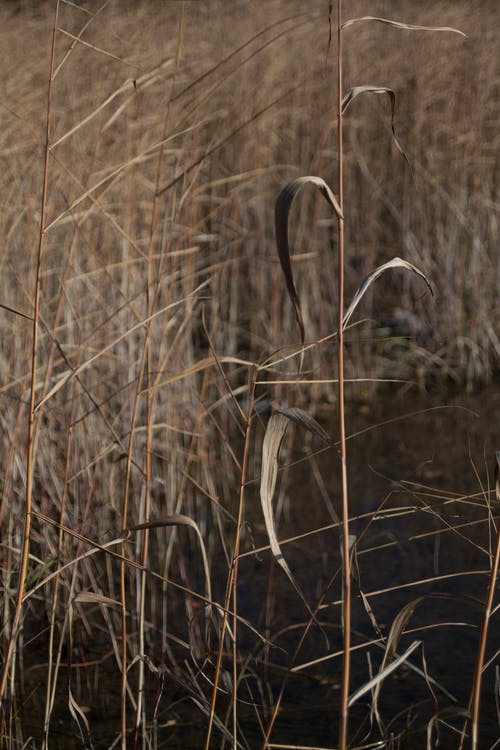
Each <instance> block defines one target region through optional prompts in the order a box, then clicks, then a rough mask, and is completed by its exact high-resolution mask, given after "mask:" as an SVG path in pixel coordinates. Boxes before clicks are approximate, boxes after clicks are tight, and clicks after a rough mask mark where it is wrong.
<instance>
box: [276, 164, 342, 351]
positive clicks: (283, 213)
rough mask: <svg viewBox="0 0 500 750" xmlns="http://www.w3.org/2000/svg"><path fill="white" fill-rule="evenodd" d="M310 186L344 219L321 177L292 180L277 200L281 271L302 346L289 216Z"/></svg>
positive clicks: (333, 196) (301, 320)
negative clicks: (289, 236) (300, 192)
mask: <svg viewBox="0 0 500 750" xmlns="http://www.w3.org/2000/svg"><path fill="white" fill-rule="evenodd" d="M308 184H312V185H315V186H316V187H317V188H318V190H319V191H320V193H321V195H322V196H323V197H324V198H325V200H326V202H327V203H328V204H329V206H330V207H331V208H332V209H333V210H334V211H335V213H336V214H337V217H338V218H339V219H343V218H344V216H343V213H342V210H341V208H340V206H339V203H338V201H337V199H336V197H335V195H334V194H333V192H332V190H331V189H330V187H329V186H328V185H327V184H326V182H325V181H324V180H323V179H322V178H321V177H314V176H307V177H298V178H297V179H296V180H292V182H289V183H288V185H285V187H284V188H283V190H282V191H281V192H280V194H279V195H278V197H277V199H276V206H275V209H274V224H275V231H276V248H277V251H278V257H279V260H280V264H281V269H282V271H283V275H284V277H285V281H286V286H287V289H288V294H289V295H290V299H291V300H292V305H293V309H294V311H295V317H296V318H297V323H298V325H299V329H300V338H301V343H302V344H303V343H304V339H305V330H304V321H303V319H302V313H301V311H300V303H299V297H298V295H297V290H296V288H295V282H294V279H293V272H292V264H291V260H290V248H289V245H288V215H289V213H290V207H291V205H292V202H293V199H294V198H295V196H296V195H297V193H298V192H299V190H300V189H301V188H302V187H303V186H304V185H308Z"/></svg>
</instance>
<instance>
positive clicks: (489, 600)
mask: <svg viewBox="0 0 500 750" xmlns="http://www.w3.org/2000/svg"><path fill="white" fill-rule="evenodd" d="M495 478H496V481H495V493H496V498H497V500H498V501H499V502H500V451H497V453H496V467H495ZM499 567H500V521H499V522H498V528H497V538H496V547H495V555H494V557H493V560H492V562H491V573H490V581H489V586H488V594H487V597H486V602H485V605H484V613H483V622H482V625H481V634H480V636H479V648H478V653H477V661H476V670H475V674H474V684H473V687H472V696H471V717H472V750H477V748H478V746H479V745H478V742H479V706H480V702H481V683H482V678H483V664H484V655H485V652H486V640H487V638H488V626H489V623H490V617H491V610H492V609H493V602H494V598H495V587H496V582H497V578H498V569H499Z"/></svg>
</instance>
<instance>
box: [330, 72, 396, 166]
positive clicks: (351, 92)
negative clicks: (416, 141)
mask: <svg viewBox="0 0 500 750" xmlns="http://www.w3.org/2000/svg"><path fill="white" fill-rule="evenodd" d="M361 94H387V96H388V97H389V101H390V103H391V130H392V138H393V141H394V145H395V146H396V148H397V150H398V151H399V153H400V154H401V155H402V156H403V158H404V159H405V160H406V162H407V163H408V165H409V166H410V162H409V160H408V157H407V156H406V154H405V152H404V150H403V147H402V146H401V144H400V142H399V141H398V139H397V136H396V128H395V126H394V112H395V110H396V94H395V93H394V91H393V90H392V89H390V88H388V87H387V86H354V87H353V88H351V89H348V90H347V92H346V94H345V96H344V98H343V99H342V114H344V113H345V112H346V110H347V108H348V107H349V106H350V104H351V102H353V101H354V99H356V98H357V97H358V96H360V95H361Z"/></svg>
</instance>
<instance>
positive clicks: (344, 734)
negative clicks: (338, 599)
mask: <svg viewBox="0 0 500 750" xmlns="http://www.w3.org/2000/svg"><path fill="white" fill-rule="evenodd" d="M337 39H338V46H337V86H338V89H337V115H338V139H337V159H338V200H339V205H340V210H341V216H340V217H339V221H338V242H339V271H338V306H339V307H338V320H339V324H338V401H339V438H340V446H339V452H340V461H341V482H342V553H343V561H342V572H343V589H344V591H343V603H344V606H343V641H344V642H343V648H344V654H343V658H342V687H341V698H340V701H341V702H340V731H339V748H340V750H346V747H347V738H348V723H349V708H348V701H349V681H350V670H351V653H350V648H351V557H350V545H349V501H348V491H347V447H346V431H345V396H344V328H343V325H342V321H343V319H344V219H343V213H344V163H343V160H344V144H343V132H342V124H343V123H342V97H343V81H342V73H343V71H342V0H338V10H337Z"/></svg>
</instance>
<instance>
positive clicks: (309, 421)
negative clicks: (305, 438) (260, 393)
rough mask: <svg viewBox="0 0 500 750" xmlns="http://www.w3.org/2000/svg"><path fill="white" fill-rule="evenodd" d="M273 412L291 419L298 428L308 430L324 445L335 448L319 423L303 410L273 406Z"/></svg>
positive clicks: (332, 441)
mask: <svg viewBox="0 0 500 750" xmlns="http://www.w3.org/2000/svg"><path fill="white" fill-rule="evenodd" d="M274 412H275V413H276V414H283V416H285V417H288V419H291V420H292V421H293V422H295V423H296V424H298V425H299V426H300V427H304V428H305V429H306V430H309V432H312V434H313V435H317V436H318V437H319V439H320V440H322V441H323V442H324V443H326V445H329V446H331V447H335V441H334V440H332V439H331V437H330V435H329V434H328V433H327V432H326V431H325V430H324V429H323V428H322V426H321V425H320V424H319V422H316V420H315V419H313V417H311V416H310V415H309V414H308V413H307V412H305V411H304V410H303V409H299V408H297V407H295V406H294V407H291V408H288V407H285V406H275V407H274Z"/></svg>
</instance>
